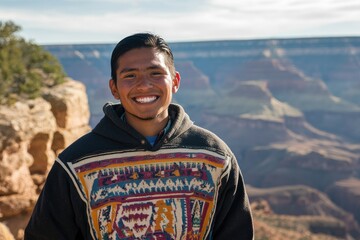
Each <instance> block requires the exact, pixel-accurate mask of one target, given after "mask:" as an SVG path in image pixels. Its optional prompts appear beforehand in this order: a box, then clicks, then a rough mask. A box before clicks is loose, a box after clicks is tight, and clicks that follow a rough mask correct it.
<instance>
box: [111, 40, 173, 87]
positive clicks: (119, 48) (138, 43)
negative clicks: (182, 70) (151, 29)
mask: <svg viewBox="0 0 360 240" xmlns="http://www.w3.org/2000/svg"><path fill="white" fill-rule="evenodd" d="M142 47H145V48H155V49H156V50H157V51H159V52H161V53H164V54H165V57H166V63H167V64H168V67H169V68H170V73H171V74H172V75H174V74H175V67H174V56H173V54H172V52H171V49H170V47H169V45H168V44H167V43H166V42H165V40H164V39H163V38H161V37H160V36H158V35H155V34H152V33H136V34H134V35H131V36H128V37H126V38H124V39H123V40H121V41H120V42H119V43H118V44H117V45H116V46H115V48H114V50H113V52H112V54H111V78H112V79H113V80H115V83H116V69H117V68H118V59H119V58H120V57H121V56H122V55H123V54H125V53H126V52H128V51H130V50H132V49H135V48H142Z"/></svg>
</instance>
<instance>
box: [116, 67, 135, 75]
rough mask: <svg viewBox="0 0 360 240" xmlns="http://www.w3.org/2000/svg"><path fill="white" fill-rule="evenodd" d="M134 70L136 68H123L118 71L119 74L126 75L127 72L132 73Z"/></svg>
mask: <svg viewBox="0 0 360 240" xmlns="http://www.w3.org/2000/svg"><path fill="white" fill-rule="evenodd" d="M136 70H137V68H124V69H123V70H121V71H120V74H123V73H127V72H133V71H136Z"/></svg>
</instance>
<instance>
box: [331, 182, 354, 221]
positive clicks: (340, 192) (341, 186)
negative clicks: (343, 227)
mask: <svg viewBox="0 0 360 240" xmlns="http://www.w3.org/2000/svg"><path fill="white" fill-rule="evenodd" d="M326 193H327V194H328V195H329V196H330V197H331V198H332V199H333V201H334V202H335V203H336V204H338V205H339V206H340V207H342V208H344V209H345V210H347V211H349V212H352V213H354V216H355V218H356V219H357V220H358V221H359V222H360V211H359V209H360V201H359V199H360V179H358V178H353V177H352V178H348V179H343V180H340V181H338V182H335V183H334V184H333V185H331V186H330V187H329V188H328V189H327V191H326Z"/></svg>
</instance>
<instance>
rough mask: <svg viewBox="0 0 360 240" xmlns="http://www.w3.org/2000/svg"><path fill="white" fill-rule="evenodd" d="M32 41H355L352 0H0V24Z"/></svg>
mask: <svg viewBox="0 0 360 240" xmlns="http://www.w3.org/2000/svg"><path fill="white" fill-rule="evenodd" d="M9 20H11V21H13V22H15V23H16V24H17V25H20V26H21V27H22V31H21V32H20V33H19V35H20V36H22V37H24V38H25V39H27V40H31V41H34V42H35V43H38V44H81V43H94V44H96V43H117V42H118V41H119V40H121V39H122V38H124V37H126V36H128V35H130V34H133V33H136V32H153V33H156V34H159V35H160V36H162V37H163V38H164V39H165V40H166V41H168V42H184V41H186V42H189V41H208V40H242V39H268V38H302V37H332V36H360V1H359V0H31V1H30V0H0V21H3V22H4V21H9Z"/></svg>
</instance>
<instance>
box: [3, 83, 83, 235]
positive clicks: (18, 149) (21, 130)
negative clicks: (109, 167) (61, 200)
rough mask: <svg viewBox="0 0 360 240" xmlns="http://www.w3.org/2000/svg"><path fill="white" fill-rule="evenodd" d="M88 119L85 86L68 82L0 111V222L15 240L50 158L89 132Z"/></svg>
mask: <svg viewBox="0 0 360 240" xmlns="http://www.w3.org/2000/svg"><path fill="white" fill-rule="evenodd" d="M89 117H90V112H89V107H88V99H87V95H86V91H85V86H84V85H83V84H82V83H80V82H76V81H74V80H71V79H68V80H67V81H66V82H65V83H64V84H61V85H58V86H56V87H53V88H51V89H45V90H44V93H43V97H42V98H37V99H33V100H22V101H19V102H16V103H15V104H13V105H12V106H0V221H1V222H4V223H5V224H6V225H7V226H8V227H9V229H10V231H11V232H12V233H13V235H14V236H15V237H16V238H17V239H20V238H21V237H22V234H23V232H22V229H23V228H24V227H25V225H26V223H27V220H28V216H29V214H30V213H31V210H32V208H33V206H34V204H35V202H36V199H37V196H38V194H39V192H40V190H41V187H42V185H43V183H44V181H45V178H46V175H47V173H48V171H49V169H50V168H51V166H52V164H53V163H54V160H55V157H56V155H57V154H58V153H59V152H60V151H61V150H62V149H64V148H65V147H66V146H68V145H69V144H70V143H71V142H73V141H74V140H75V139H76V138H78V137H80V136H81V135H83V134H84V133H86V132H88V131H89V130H90V126H89V124H88V123H89ZM0 235H1V234H0ZM6 239H7V238H6ZM10 239H11V238H10Z"/></svg>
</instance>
